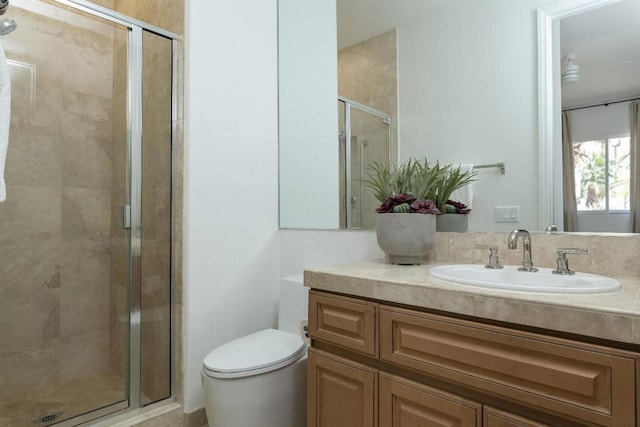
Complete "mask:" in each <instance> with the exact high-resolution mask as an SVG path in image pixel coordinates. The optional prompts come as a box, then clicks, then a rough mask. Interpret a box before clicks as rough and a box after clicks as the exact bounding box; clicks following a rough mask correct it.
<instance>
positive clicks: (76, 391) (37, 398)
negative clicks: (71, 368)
mask: <svg viewBox="0 0 640 427" xmlns="http://www.w3.org/2000/svg"><path fill="white" fill-rule="evenodd" d="M124 390H125V381H124V379H123V378H122V377H120V376H118V375H117V374H115V373H114V372H113V371H111V370H105V371H101V372H98V373H96V374H92V375H87V376H83V377H78V378H73V379H70V380H68V381H65V382H63V383H61V384H57V385H55V386H51V387H44V388H41V389H36V390H30V391H28V392H23V393H20V394H18V395H16V396H15V397H14V399H12V400H10V401H0V427H34V426H45V425H48V424H47V423H44V424H40V423H35V424H34V420H35V419H36V418H37V417H39V416H40V415H42V414H45V413H50V412H53V413H55V412H62V415H61V416H60V418H58V419H57V420H56V422H59V421H61V420H63V419H66V418H69V417H73V416H78V415H81V414H83V413H85V412H89V411H93V410H95V409H98V408H101V407H104V406H108V405H111V404H114V403H117V402H121V401H122V400H124Z"/></svg>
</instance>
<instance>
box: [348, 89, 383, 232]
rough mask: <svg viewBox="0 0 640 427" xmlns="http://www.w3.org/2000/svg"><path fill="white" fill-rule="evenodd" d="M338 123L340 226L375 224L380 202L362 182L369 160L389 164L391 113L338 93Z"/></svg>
mask: <svg viewBox="0 0 640 427" xmlns="http://www.w3.org/2000/svg"><path fill="white" fill-rule="evenodd" d="M338 126H339V145H340V168H339V173H340V177H339V183H340V193H339V196H340V228H375V225H376V222H375V210H376V208H377V207H378V206H379V205H380V202H379V201H378V200H377V199H376V198H375V197H374V196H373V191H372V190H371V189H370V188H368V187H367V185H366V180H367V168H368V166H369V165H370V164H371V163H373V162H377V163H380V164H382V165H384V166H387V167H389V164H390V159H391V151H390V150H391V144H390V140H391V117H390V116H389V115H388V114H386V113H383V112H380V111H377V110H375V109H373V108H371V107H368V106H366V105H363V104H360V103H357V102H355V101H352V100H350V99H347V98H344V97H338ZM347 141H348V143H347Z"/></svg>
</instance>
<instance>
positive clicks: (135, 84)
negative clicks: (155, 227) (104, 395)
mask: <svg viewBox="0 0 640 427" xmlns="http://www.w3.org/2000/svg"><path fill="white" fill-rule="evenodd" d="M54 1H55V2H56V3H60V4H62V5H65V6H68V7H71V8H73V9H76V10H80V11H82V12H84V13H87V14H89V15H92V16H96V17H99V18H101V19H104V20H106V21H109V22H111V23H115V24H118V25H121V26H123V27H126V28H128V31H129V35H128V43H127V50H128V58H127V111H126V114H127V124H126V134H127V151H128V153H127V184H128V188H127V189H126V191H127V199H128V209H123V212H124V211H128V212H129V214H128V215H129V218H123V223H125V222H127V221H126V220H128V224H129V225H130V230H129V239H128V255H129V256H128V259H129V267H128V274H127V276H128V277H127V280H128V286H129V322H130V323H129V332H128V335H129V337H128V345H129V348H128V350H129V354H128V378H127V381H128V390H127V396H126V397H125V400H124V401H122V402H117V403H115V404H112V405H110V406H107V407H103V408H97V409H96V410H94V411H92V412H88V413H85V414H82V415H78V416H77V417H74V418H71V419H68V420H65V421H62V422H60V423H57V424H55V426H57V427H71V426H79V425H84V423H89V422H97V421H98V419H99V418H101V417H105V416H108V415H117V414H120V413H124V412H127V411H134V410H137V409H139V408H141V393H142V391H141V358H140V354H141V295H142V280H141V279H142V278H141V260H142V253H141V247H142V219H141V218H142V59H143V58H142V54H143V41H142V38H143V34H144V31H147V32H150V33H153V34H156V35H159V36H162V37H164V38H166V39H169V40H171V41H172V43H171V46H172V52H171V55H172V82H171V84H172V87H171V119H172V123H171V143H172V146H175V142H176V141H175V138H176V129H175V119H176V117H177V113H176V112H177V107H178V97H177V94H176V88H177V72H178V65H177V61H178V49H179V46H178V41H179V36H178V35H177V34H175V33H172V32H171V31H167V30H165V29H162V28H160V27H157V26H155V25H151V24H148V23H146V22H143V21H140V20H138V19H135V18H132V17H129V16H127V15H124V14H122V13H119V12H116V11H114V10H111V9H108V8H105V7H102V6H99V5H96V4H93V3H91V2H88V1H86V0H54ZM171 325H173V322H171ZM172 328H173V326H172ZM170 334H171V335H170V336H171V341H170V342H171V346H170V349H169V351H170V352H171V351H172V348H173V338H174V331H173V329H171V331H170ZM173 357H174V355H173V354H170V360H173ZM174 386H175V382H174V375H173V373H172V375H171V381H170V388H171V389H170V391H169V397H168V398H166V399H163V400H161V401H159V402H154V403H153V404H152V405H155V404H156V403H164V402H171V401H175V387H174Z"/></svg>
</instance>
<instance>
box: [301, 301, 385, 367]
mask: <svg viewBox="0 0 640 427" xmlns="http://www.w3.org/2000/svg"><path fill="white" fill-rule="evenodd" d="M376 312H377V304H375V303H369V302H367V301H359V300H355V299H351V298H345V297H339V296H326V295H320V294H318V293H316V292H314V291H310V292H309V337H311V339H314V340H320V341H324V342H327V343H331V344H335V345H338V346H341V347H345V348H348V349H351V350H355V351H358V352H361V353H364V354H367V355H370V356H376V357H377V355H378V345H377V341H376Z"/></svg>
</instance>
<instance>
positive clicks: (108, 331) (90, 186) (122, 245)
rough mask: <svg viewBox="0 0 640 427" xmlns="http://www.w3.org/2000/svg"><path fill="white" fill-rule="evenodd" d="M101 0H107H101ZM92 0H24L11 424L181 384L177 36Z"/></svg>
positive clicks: (142, 399) (4, 250)
mask: <svg viewBox="0 0 640 427" xmlns="http://www.w3.org/2000/svg"><path fill="white" fill-rule="evenodd" d="M97 1H99V0H96V2H97ZM100 3H101V5H98V4H96V3H92V2H88V1H85V0H13V1H12V3H11V4H10V5H9V6H8V7H7V8H6V10H5V13H4V14H3V16H2V17H0V18H2V19H11V20H12V21H13V22H14V24H16V25H14V31H11V32H6V33H4V34H3V35H1V36H0V45H1V46H2V47H3V48H4V51H5V54H6V58H7V64H8V70H9V75H10V80H11V120H10V136H9V146H8V154H7V158H6V166H5V179H6V185H7V197H6V201H4V202H3V203H0V426H11V427H17V426H34V425H41V426H48V425H60V426H72V425H79V424H82V423H85V422H88V421H90V420H94V419H96V418H99V417H102V416H105V415H107V414H113V413H116V412H123V411H127V410H130V409H135V408H140V407H142V406H145V405H149V404H151V403H153V402H158V401H162V400H165V399H167V398H171V396H172V393H173V391H172V375H171V366H172V364H171V336H172V335H171V257H172V247H171V233H172V227H171V224H172V222H171V221H172V216H171V212H172V209H171V206H172V146H173V145H174V138H175V136H174V132H173V123H175V114H176V95H175V86H176V85H175V81H176V65H175V64H176V50H177V48H178V46H177V36H176V35H175V34H173V33H171V32H169V31H166V30H164V29H161V28H158V27H155V26H152V25H148V24H146V23H144V22H142V21H139V20H136V19H133V18H130V17H129V16H127V15H125V14H123V13H119V12H116V11H115V10H113V6H114V3H115V4H122V3H123V1H120V2H118V1H111V0H109V1H107V0H103V1H100Z"/></svg>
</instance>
